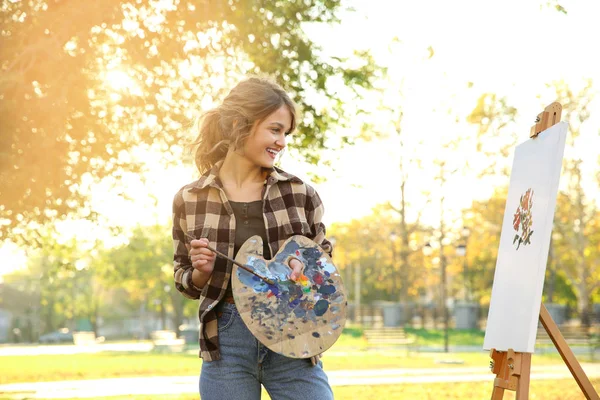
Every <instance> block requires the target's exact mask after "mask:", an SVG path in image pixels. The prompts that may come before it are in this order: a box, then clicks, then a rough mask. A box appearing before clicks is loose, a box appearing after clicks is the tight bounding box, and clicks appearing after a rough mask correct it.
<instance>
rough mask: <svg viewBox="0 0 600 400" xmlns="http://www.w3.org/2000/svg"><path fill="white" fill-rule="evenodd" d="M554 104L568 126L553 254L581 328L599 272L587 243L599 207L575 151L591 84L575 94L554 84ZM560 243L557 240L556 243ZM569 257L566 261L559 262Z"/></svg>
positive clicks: (586, 115)
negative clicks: (563, 186) (574, 301)
mask: <svg viewBox="0 0 600 400" xmlns="http://www.w3.org/2000/svg"><path fill="white" fill-rule="evenodd" d="M553 87H554V89H555V90H556V95H557V101H558V102H559V103H561V104H562V106H563V112H562V119H563V120H565V121H568V122H569V128H570V135H569V136H568V138H567V146H566V149H565V157H564V162H563V165H564V167H563V176H564V177H563V179H565V180H566V182H567V192H566V193H565V194H564V195H566V196H567V198H568V199H562V200H561V203H560V204H561V206H562V207H561V208H559V209H558V211H557V217H558V218H555V225H554V226H555V230H556V232H557V233H558V239H560V240H561V241H562V243H553V247H555V248H556V249H555V250H556V252H560V253H562V256H560V255H557V257H561V259H560V261H558V260H557V262H558V264H557V265H558V267H560V268H562V269H563V270H564V273H565V274H566V276H567V279H568V280H569V282H570V284H571V285H572V287H573V289H574V291H575V294H576V296H577V311H578V312H579V315H580V318H581V321H582V324H584V325H589V324H590V316H591V314H592V308H591V296H592V293H593V292H594V290H596V289H597V288H598V287H600V286H599V285H598V282H599V281H598V280H597V279H594V278H595V276H596V274H597V272H598V267H597V265H598V262H597V259H593V258H592V257H591V254H592V252H590V246H591V243H590V239H591V237H592V236H591V235H592V233H593V232H594V231H595V227H594V224H593V223H592V221H594V219H595V218H596V215H597V213H598V207H597V205H596V202H595V201H594V199H593V198H590V196H589V194H588V193H586V183H585V179H584V176H585V173H584V168H583V164H582V158H581V154H580V153H579V152H580V151H581V149H579V147H578V143H579V140H578V139H579V138H580V135H581V134H582V127H583V126H584V125H585V123H586V121H587V120H588V119H589V117H590V107H589V106H590V103H591V102H592V99H593V96H594V89H593V85H592V81H591V80H587V81H586V83H585V85H584V87H583V88H582V89H581V90H580V91H579V92H577V93H576V92H574V91H573V90H572V89H571V88H570V87H569V86H568V85H567V84H566V83H564V82H554V83H553ZM558 241H559V240H556V242H558ZM567 254H568V260H564V259H562V257H564V256H565V255H567Z"/></svg>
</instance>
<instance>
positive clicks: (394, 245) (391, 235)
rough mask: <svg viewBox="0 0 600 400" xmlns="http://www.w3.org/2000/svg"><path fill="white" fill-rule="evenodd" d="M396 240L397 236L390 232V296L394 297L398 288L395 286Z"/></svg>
mask: <svg viewBox="0 0 600 400" xmlns="http://www.w3.org/2000/svg"><path fill="white" fill-rule="evenodd" d="M396 239H398V235H397V234H396V232H394V231H392V233H390V241H391V242H392V296H395V295H396V292H397V290H398V286H397V285H396V281H397V279H396V278H397V277H396ZM403 284H404V283H403ZM401 300H404V299H401Z"/></svg>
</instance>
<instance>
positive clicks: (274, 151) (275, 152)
mask: <svg viewBox="0 0 600 400" xmlns="http://www.w3.org/2000/svg"><path fill="white" fill-rule="evenodd" d="M267 151H268V152H269V153H271V154H273V155H275V156H276V155H277V153H279V152H278V151H276V150H273V149H267Z"/></svg>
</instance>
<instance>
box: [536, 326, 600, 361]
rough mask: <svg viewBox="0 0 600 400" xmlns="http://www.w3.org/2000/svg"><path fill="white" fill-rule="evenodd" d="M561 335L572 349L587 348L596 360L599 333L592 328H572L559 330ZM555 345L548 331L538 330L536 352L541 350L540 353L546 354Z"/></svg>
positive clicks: (599, 343) (599, 346)
mask: <svg viewBox="0 0 600 400" xmlns="http://www.w3.org/2000/svg"><path fill="white" fill-rule="evenodd" d="M559 330H560V333H561V334H562V336H563V337H564V338H565V341H566V342H567V344H568V345H569V347H571V349H573V348H576V347H586V348H587V349H588V350H589V352H590V356H591V358H592V360H593V359H594V353H595V351H596V349H597V348H600V337H599V335H598V333H597V332H594V331H593V330H592V329H591V328H586V327H580V326H576V327H575V326H572V327H562V328H559ZM553 346H554V343H553V342H552V339H550V336H549V335H548V332H546V329H544V328H538V331H537V337H536V350H537V349H539V350H540V353H544V352H545V350H546V349H548V348H552V347H553Z"/></svg>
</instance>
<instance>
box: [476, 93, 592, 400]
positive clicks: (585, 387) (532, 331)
mask: <svg viewBox="0 0 600 400" xmlns="http://www.w3.org/2000/svg"><path fill="white" fill-rule="evenodd" d="M561 112H562V106H561V105H560V103H556V102H555V103H552V104H550V105H549V106H548V107H546V108H545V110H544V111H543V112H542V113H540V114H539V115H538V118H537V120H536V125H534V126H533V127H532V128H531V133H530V138H531V139H530V140H528V141H527V142H525V143H522V144H521V145H519V146H518V147H517V148H516V150H515V156H514V161H513V169H512V172H511V179H510V186H509V191H508V197H507V202H506V208H505V213H504V221H503V225H502V232H501V236H500V246H499V251H498V259H497V262H496V271H495V274H494V284H493V287H492V298H491V302H490V311H489V315H488V323H487V327H486V333H485V339H484V349H486V350H490V357H491V358H492V361H491V363H490V366H491V370H492V373H494V374H496V378H495V379H494V387H493V391H492V400H500V399H502V398H503V396H504V391H505V390H513V391H516V399H517V400H527V399H528V398H529V381H530V372H531V355H532V353H533V351H534V346H535V339H536V334H537V323H538V320H539V321H540V322H541V323H542V326H543V327H544V329H545V330H546V332H547V333H548V336H549V337H550V339H551V340H552V342H553V343H554V346H555V347H556V349H557V350H558V352H559V354H560V355H561V357H562V359H563V361H564V362H565V364H566V366H567V367H568V368H569V371H570V372H571V374H572V375H573V377H574V378H575V381H576V382H577V384H578V385H579V388H580V389H581V391H582V392H583V394H584V395H585V397H586V398H587V399H590V400H600V397H599V396H598V393H596V391H595V390H594V387H593V386H592V384H591V382H590V380H589V379H588V377H587V375H586V374H585V372H584V371H583V369H582V368H581V365H580V364H579V362H578V361H577V359H576V358H575V355H574V354H573V351H572V350H571V349H570V347H569V346H568V344H567V342H566V341H565V339H564V337H563V336H562V334H561V333H560V330H559V329H558V327H557V326H556V323H554V321H553V320H552V317H551V316H550V313H548V310H547V309H546V307H545V306H544V305H543V304H542V303H541V299H542V289H543V285H544V275H545V271H546V262H547V260H548V249H549V246H550V237H551V234H552V224H553V220H554V209H555V206H556V197H557V195H558V183H559V179H560V170H561V167H562V158H563V153H564V147H565V141H566V136H567V133H568V125H567V124H566V123H564V122H563V123H561V122H560V116H561Z"/></svg>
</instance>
